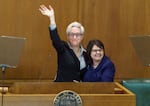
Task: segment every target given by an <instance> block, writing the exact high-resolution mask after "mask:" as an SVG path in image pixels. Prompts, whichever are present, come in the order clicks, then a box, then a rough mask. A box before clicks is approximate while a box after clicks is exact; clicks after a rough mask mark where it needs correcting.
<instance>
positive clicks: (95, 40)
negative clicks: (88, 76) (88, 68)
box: [86, 39, 105, 62]
mask: <svg viewBox="0 0 150 106" xmlns="http://www.w3.org/2000/svg"><path fill="white" fill-rule="evenodd" d="M94 45H96V46H98V47H99V48H101V49H103V50H104V55H105V48H104V44H103V42H102V41H100V40H97V39H94V40H90V41H89V43H88V45H87V48H86V49H87V55H88V57H89V59H90V61H91V62H92V58H91V51H92V48H93V46H94Z"/></svg>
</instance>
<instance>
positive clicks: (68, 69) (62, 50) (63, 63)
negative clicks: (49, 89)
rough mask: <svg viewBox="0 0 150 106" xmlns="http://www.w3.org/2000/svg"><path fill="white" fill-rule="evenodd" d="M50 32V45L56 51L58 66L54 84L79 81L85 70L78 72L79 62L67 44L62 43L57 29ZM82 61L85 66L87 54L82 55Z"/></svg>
mask: <svg viewBox="0 0 150 106" xmlns="http://www.w3.org/2000/svg"><path fill="white" fill-rule="evenodd" d="M49 31H50V38H51V40H52V44H53V46H54V48H55V49H56V51H57V57H58V60H57V61H58V66H57V76H56V80H55V82H72V81H73V80H77V81H80V80H82V76H83V74H84V72H85V69H83V70H80V61H79V60H78V58H77V56H76V55H75V53H74V52H73V50H72V49H70V47H69V45H68V43H67V42H65V41H62V40H61V39H60V37H59V34H58V31H57V28H56V29H54V30H51V29H50V27H49ZM83 55H84V59H85V62H86V65H87V59H88V58H87V54H86V52H84V53H83Z"/></svg>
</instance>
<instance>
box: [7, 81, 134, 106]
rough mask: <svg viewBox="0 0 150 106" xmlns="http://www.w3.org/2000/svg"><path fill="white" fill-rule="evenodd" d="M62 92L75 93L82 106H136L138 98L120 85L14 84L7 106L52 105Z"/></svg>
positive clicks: (10, 90) (88, 83) (94, 83)
mask: <svg viewBox="0 0 150 106" xmlns="http://www.w3.org/2000/svg"><path fill="white" fill-rule="evenodd" d="M63 90H72V91H74V92H76V93H77V94H78V95H79V96H80V97H81V99H82V104H83V106H135V102H136V101H135V95H134V94H133V93H132V92H130V91H129V90H127V89H126V88H124V87H123V86H122V85H121V84H119V83H117V82H111V83H99V82H98V83H96V82H91V83H90V82H86V83H85V82H84V83H74V82H49V81H44V82H15V83H14V84H13V85H12V86H10V87H9V89H8V93H6V94H5V95H4V106H53V102H54V98H55V97H56V95H57V94H58V93H59V92H61V91H63Z"/></svg>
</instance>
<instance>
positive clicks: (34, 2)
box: [0, 0, 150, 80]
mask: <svg viewBox="0 0 150 106" xmlns="http://www.w3.org/2000/svg"><path fill="white" fill-rule="evenodd" d="M40 4H45V5H47V6H48V5H49V4H51V5H52V6H53V8H54V10H55V15H56V22H57V27H58V29H59V33H60V35H61V38H62V39H64V40H66V34H65V30H66V26H67V25H68V24H69V23H70V22H72V21H79V22H81V23H82V24H83V25H84V27H85V38H84V41H83V45H84V46H86V45H87V42H88V41H89V40H90V39H95V38H96V39H100V40H102V41H103V42H104V44H105V49H106V54H107V55H108V56H109V57H110V58H111V60H112V61H113V62H114V64H115V66H116V75H115V79H116V80H122V79H129V78H149V77H150V68H148V67H145V66H143V64H142V63H141V62H140V60H139V58H138V56H137V54H136V52H135V50H134V48H133V46H132V44H131V42H130V40H129V38H128V36H130V35H137V36H140V35H145V34H150V0H1V1H0V35H8V36H18V37H26V38H27V40H26V43H25V49H24V52H23V54H22V57H21V59H20V63H19V65H18V67H17V68H16V69H6V73H5V79H13V80H14V79H17V80H18V79H19V80H22V79H27V80H32V79H36V80H38V79H39V80H40V79H52V80H53V78H54V76H55V73H56V69H57V68H56V67H57V58H56V57H57V55H56V52H55V49H54V48H53V47H52V44H51V41H50V40H49V32H48V26H49V19H48V18H47V17H46V16H42V15H41V14H40V12H39V11H38V8H39V5H40ZM14 49H15V48H14Z"/></svg>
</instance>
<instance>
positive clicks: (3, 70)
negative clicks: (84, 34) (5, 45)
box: [0, 64, 10, 106]
mask: <svg viewBox="0 0 150 106" xmlns="http://www.w3.org/2000/svg"><path fill="white" fill-rule="evenodd" d="M9 67H10V66H9V65H5V64H0V68H1V70H2V92H1V93H2V106H3V104H4V93H5V92H4V86H5V83H4V81H5V70H6V68H9Z"/></svg>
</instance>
